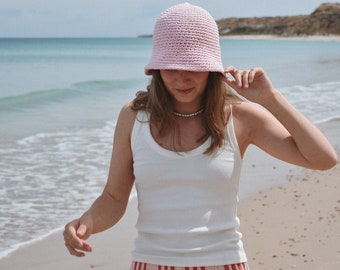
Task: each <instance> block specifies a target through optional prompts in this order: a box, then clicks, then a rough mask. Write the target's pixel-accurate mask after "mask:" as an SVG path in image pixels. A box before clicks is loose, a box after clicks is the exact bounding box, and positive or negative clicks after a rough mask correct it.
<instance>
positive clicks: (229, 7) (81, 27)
mask: <svg viewBox="0 0 340 270" xmlns="http://www.w3.org/2000/svg"><path fill="white" fill-rule="evenodd" d="M182 2H185V1H183V0H182V1H176V0H53V1H52V0H0V37H135V36H138V35H144V34H152V32H153V26H154V23H155V21H156V19H157V17H158V16H159V14H160V13H161V12H162V11H164V10H165V9H166V8H168V7H170V6H172V5H174V4H178V3H182ZM187 2H190V3H191V4H194V5H198V6H201V7H203V8H204V9H206V10H208V11H209V12H210V14H211V15H212V16H213V17H214V19H216V20H217V19H222V18H228V17H263V16H287V15H288V16H291V15H308V14H310V13H311V12H313V11H314V10H315V9H316V8H317V7H318V6H319V5H320V4H321V3H324V2H328V3H339V2H340V1H331V0H257V1H255V0H237V1H235V0H233V1H231V0H197V1H195V0H192V1H187Z"/></svg>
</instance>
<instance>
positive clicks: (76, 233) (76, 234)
mask: <svg viewBox="0 0 340 270" xmlns="http://www.w3.org/2000/svg"><path fill="white" fill-rule="evenodd" d="M91 233H92V221H91V219H90V218H87V217H85V216H83V217H81V218H80V219H75V220H73V221H71V222H70V223H68V224H66V226H65V230H64V233H63V234H64V241H65V246H66V248H67V249H68V251H69V252H70V254H71V255H74V256H77V257H84V256H85V253H84V252H82V251H86V252H91V251H92V246H91V244H89V243H88V242H87V241H85V240H86V239H87V238H89V237H90V235H91Z"/></svg>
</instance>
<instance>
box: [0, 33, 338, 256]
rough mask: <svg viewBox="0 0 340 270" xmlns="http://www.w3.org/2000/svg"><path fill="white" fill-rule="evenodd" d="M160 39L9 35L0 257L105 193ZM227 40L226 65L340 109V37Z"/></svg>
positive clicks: (332, 113) (317, 118) (0, 109)
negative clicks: (118, 127) (114, 151)
mask: <svg viewBox="0 0 340 270" xmlns="http://www.w3.org/2000/svg"><path fill="white" fill-rule="evenodd" d="M151 47H152V40H151V39H150V38H102V39H91V38H77V39H73V38H66V39H62V38H59V39H53V38H50V39H39V38H37V39H15V38H13V39H0V186H1V189H0V224H1V227H0V258H1V257H3V256H5V255H6V254H8V253H9V252H11V251H13V250H15V249H17V248H18V247H20V246H21V245H23V244H27V243H31V242H34V241H36V240H37V239H41V238H43V237H45V236H46V235H48V234H50V233H51V232H53V231H55V230H57V229H60V228H61V227H63V226H64V224H65V222H67V221H69V220H70V219H72V218H73V217H77V216H78V215H79V214H80V213H82V212H83V211H84V210H85V209H87V208H88V207H89V205H90V204H91V202H92V201H93V200H94V199H95V198H96V197H97V196H98V195H99V193H100V192H101V190H102V188H103V186H104V184H105V181H106V176H107V172H108V165H109V158H110V154H111V147H112V135H113V131H114V128H115V123H116V119H117V116H118V113H119V111H120V108H121V107H122V105H124V104H125V103H126V102H128V101H129V100H131V99H132V98H133V97H134V95H135V92H136V91H138V90H142V89H145V86H146V84H147V83H148V81H149V78H148V77H147V76H145V75H144V65H145V64H146V63H147V61H148V59H149V57H150V55H151ZM221 49H222V54H223V63H224V65H225V66H229V65H234V66H236V67H239V68H250V67H253V66H262V67H263V68H264V69H265V70H266V71H267V73H268V75H269V77H270V78H271V80H272V82H273V83H274V85H275V86H276V87H277V88H278V89H279V90H280V91H281V92H282V93H283V94H284V95H285V96H286V97H287V98H288V99H289V100H290V101H291V102H292V103H293V104H294V105H295V106H296V107H297V108H298V109H299V110H301V111H302V112H303V113H304V114H305V115H306V116H307V117H308V118H309V119H311V120H312V121H313V122H315V123H318V122H325V121H329V120H331V119H336V118H340V102H339V100H340V42H339V41H296V40H245V39H221ZM255 184H256V183H255ZM254 190H255V188H254Z"/></svg>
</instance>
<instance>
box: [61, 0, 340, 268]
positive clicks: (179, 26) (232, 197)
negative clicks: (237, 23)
mask: <svg viewBox="0 0 340 270" xmlns="http://www.w3.org/2000/svg"><path fill="white" fill-rule="evenodd" d="M145 72H146V74H147V75H152V80H151V83H150V85H149V86H148V88H147V91H145V92H139V93H137V97H136V98H135V100H134V101H132V102H131V103H129V104H127V105H125V106H124V108H123V109H122V111H121V113H120V116H119V119H118V122H117V126H116V130H115V136H114V147H113V152H112V159H111V165H110V171H109V176H108V180H107V184H106V186H105V188H104V191H103V193H102V194H101V195H100V196H99V197H98V199H97V200H96V201H95V202H94V204H93V205H92V207H91V208H90V209H89V210H88V211H87V212H85V213H84V214H83V215H82V217H80V218H79V219H76V220H74V221H72V222H70V223H68V224H67V225H66V226H65V231H64V239H65V245H66V247H67V249H68V250H69V252H70V253H71V254H72V255H75V256H80V257H81V256H84V255H85V253H84V251H91V250H92V247H91V245H90V244H89V243H88V242H87V241H86V239H87V238H88V237H89V236H90V235H91V234H94V233H98V232H101V231H104V230H106V229H108V228H110V227H111V226H113V225H115V224H116V223H117V222H118V221H119V219H120V218H121V217H122V216H123V214H124V211H125V209H126V206H127V203H128V198H129V195H130V192H131V188H132V186H133V185H134V184H135V185H136V189H137V193H138V205H139V206H138V209H139V217H138V221H137V226H136V227H137V230H138V236H137V239H136V242H135V249H134V251H133V253H132V259H133V263H132V266H131V269H176V270H177V269H178V270H182V269H183V270H185V269H189V268H190V267H201V269H206V270H208V269H247V268H248V266H247V263H246V262H247V258H246V254H245V252H244V249H243V246H242V241H241V234H240V233H239V232H238V231H237V228H238V226H239V221H238V218H237V216H236V208H237V192H238V184H239V177H240V171H241V165H242V158H243V156H244V154H245V152H246V149H247V147H248V146H249V145H250V144H254V145H256V146H258V147H259V148H261V149H263V150H264V151H266V152H267V153H269V154H270V155H272V156H274V157H276V158H279V159H281V160H284V161H286V162H290V163H293V164H296V165H299V166H303V167H306V168H311V169H319V170H326V169H329V168H331V167H332V166H334V165H335V164H336V162H337V157H336V153H335V151H334V149H333V148H332V147H331V145H330V144H329V142H328V141H327V139H326V138H325V137H324V136H323V135H322V134H321V132H320V131H319V130H318V129H317V128H316V127H315V126H314V125H313V124H312V123H310V122H309V121H308V120H307V119H306V118H305V117H304V116H302V115H301V114H300V113H299V112H298V111H297V110H296V109H294V108H293V107H292V106H291V105H290V104H289V103H288V101H287V100H286V99H285V98H284V97H283V96H282V95H281V94H280V93H279V92H278V91H277V90H276V89H275V88H274V87H273V85H272V84H271V82H270V80H269V79H268V78H267V76H266V74H265V72H264V71H263V70H262V69H261V68H253V69H250V70H239V69H236V68H235V67H228V68H226V69H224V68H223V66H222V63H221V53H220V47H219V35H218V29H217V26H216V23H215V21H214V20H213V18H212V17H211V16H210V14H209V13H208V12H207V11H205V10H203V9H202V8H199V7H197V6H192V5H190V4H187V3H185V4H180V5H175V6H173V7H171V8H169V9H167V10H166V11H165V12H163V13H162V14H161V15H160V17H159V18H158V20H157V22H156V25H155V29H154V36H153V51H152V57H151V60H150V62H149V63H148V65H147V66H146V69H145ZM226 84H227V85H229V86H230V87H231V88H233V89H235V90H236V91H237V93H238V95H235V94H232V92H231V91H230V88H229V87H228V86H227V85H226ZM239 95H240V96H243V97H245V98H246V99H247V100H250V101H252V102H253V103H250V102H247V101H244V99H243V98H239ZM254 103H257V104H260V105H262V106H258V105H256V104H254ZM262 107H264V108H265V109H263V108H262ZM162 267H163V268H162ZM175 267H176V268H175ZM190 269H191V268H190Z"/></svg>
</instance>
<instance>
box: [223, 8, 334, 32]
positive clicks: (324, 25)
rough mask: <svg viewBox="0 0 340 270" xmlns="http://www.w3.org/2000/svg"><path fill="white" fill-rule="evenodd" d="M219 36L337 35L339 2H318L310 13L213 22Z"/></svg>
mask: <svg viewBox="0 0 340 270" xmlns="http://www.w3.org/2000/svg"><path fill="white" fill-rule="evenodd" d="M217 25H218V28H219V32H220V35H221V36H228V35H278V36H311V35H340V3H325V4H321V5H320V6H319V7H318V8H317V9H316V10H315V11H314V12H313V13H312V14H310V15H300V16H284V17H263V18H256V17H255V18H227V19H221V20H218V21H217Z"/></svg>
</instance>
